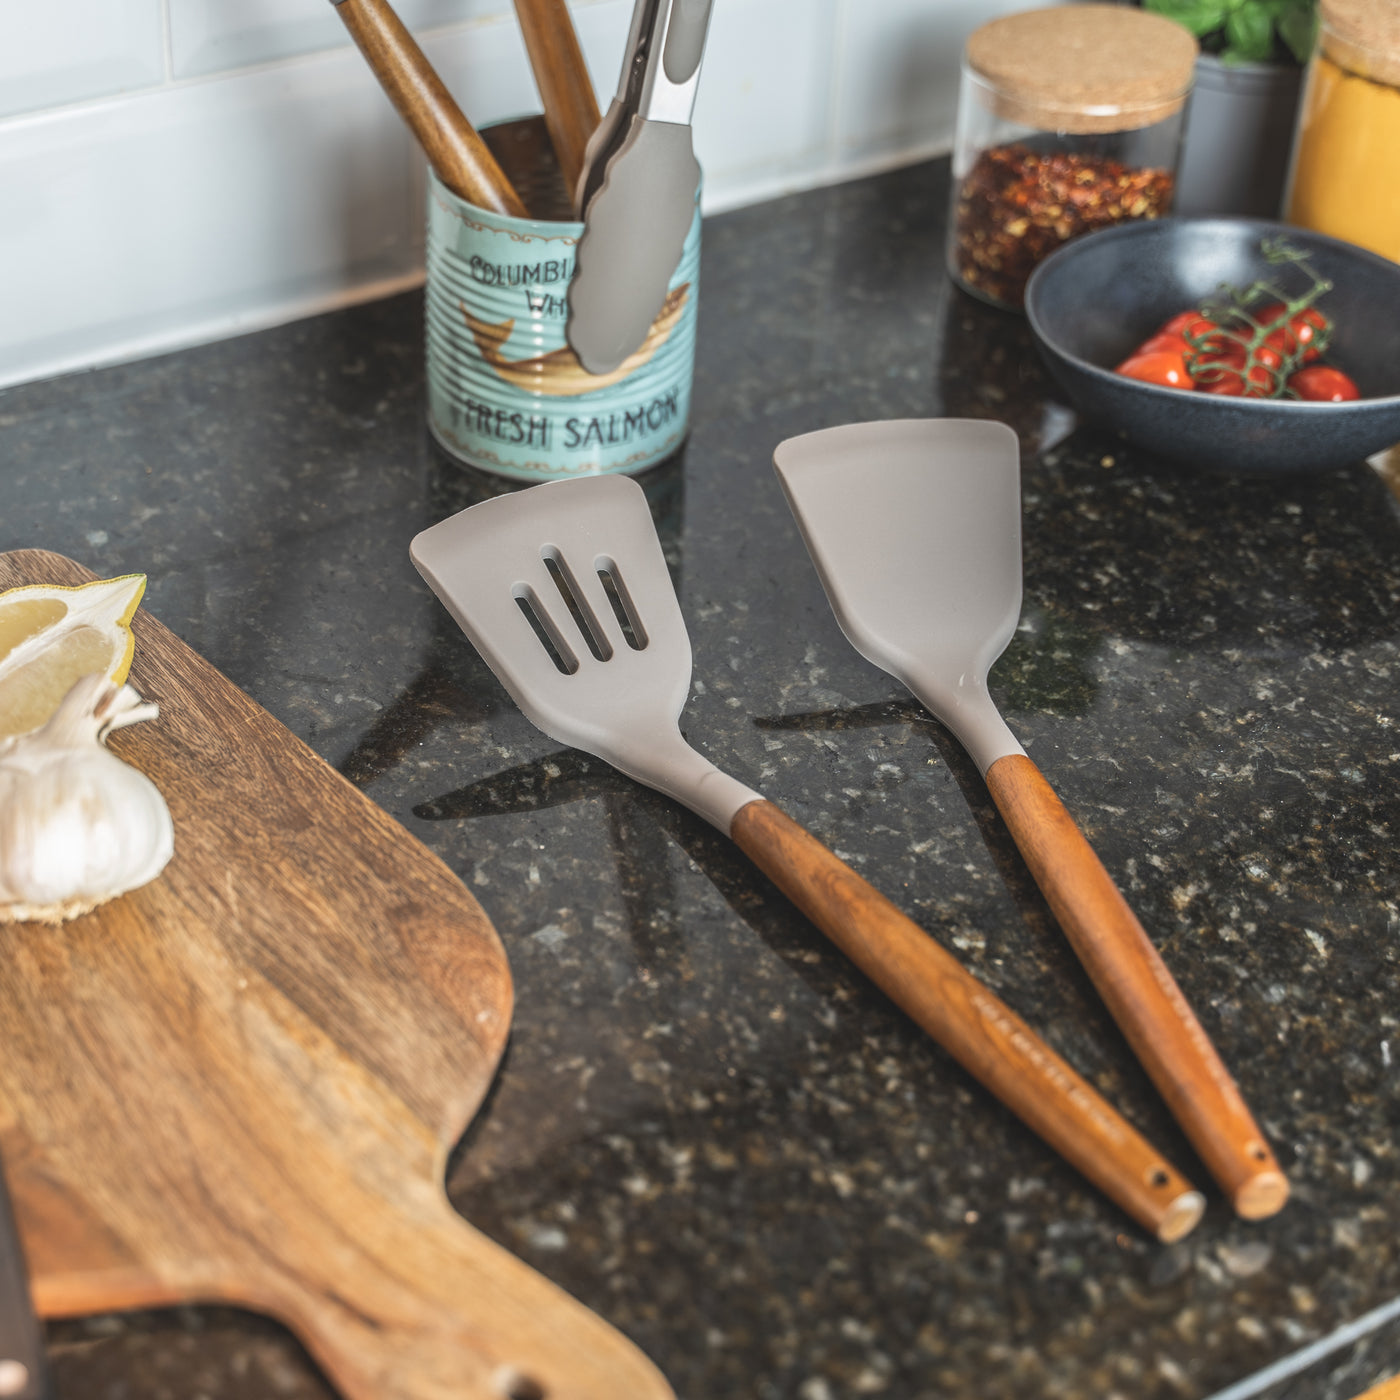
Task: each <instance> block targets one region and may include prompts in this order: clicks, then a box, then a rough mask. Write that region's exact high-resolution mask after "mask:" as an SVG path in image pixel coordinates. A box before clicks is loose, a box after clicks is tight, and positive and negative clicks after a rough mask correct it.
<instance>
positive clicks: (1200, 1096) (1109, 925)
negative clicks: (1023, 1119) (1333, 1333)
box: [987, 754, 1288, 1220]
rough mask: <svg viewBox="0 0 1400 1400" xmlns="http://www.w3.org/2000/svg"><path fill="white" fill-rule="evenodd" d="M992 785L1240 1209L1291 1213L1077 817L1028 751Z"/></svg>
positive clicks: (1103, 989)
mask: <svg viewBox="0 0 1400 1400" xmlns="http://www.w3.org/2000/svg"><path fill="white" fill-rule="evenodd" d="M987 787H988V788H989V789H990V791H991V794H992V798H993V800H994V801H995V802H996V804H997V808H998V810H999V811H1000V812H1001V815H1002V817H1003V818H1004V819H1005V821H1006V825H1007V827H1008V828H1009V829H1010V831H1011V835H1012V836H1013V837H1014V839H1015V841H1016V844H1017V846H1018V847H1019V848H1020V850H1021V854H1022V855H1023V856H1024V857H1025V860H1026V864H1027V865H1028V866H1029V867H1030V870H1031V874H1032V875H1034V876H1035V880H1036V883H1037V884H1038V885H1039V886H1040V889H1041V892H1042V893H1043V894H1044V895H1045V898H1046V901H1047V902H1048V903H1049V905H1050V908H1051V911H1052V912H1053V913H1054V915H1055V918H1056V919H1057V920H1058V921H1059V924H1060V927H1061V928H1062V929H1064V931H1065V934H1066V936H1067V937H1068V938H1069V941H1070V943H1071V945H1072V946H1073V948H1074V951H1075V953H1076V955H1077V956H1078V958H1079V960H1080V962H1082V963H1083V964H1084V967H1085V969H1086V971H1087V972H1088V974H1089V976H1090V978H1092V980H1093V983H1094V986H1095V987H1097V988H1098V991H1099V995H1100V996H1102V997H1103V999H1104V1002H1105V1004H1106V1005H1107V1006H1108V1009H1109V1011H1110V1012H1111V1013H1112V1015H1113V1018H1114V1020H1115V1021H1117V1022H1118V1025H1119V1027H1120V1028H1121V1029H1122V1031H1123V1034H1124V1035H1125V1036H1126V1037H1127V1038H1128V1043H1129V1044H1130V1045H1131V1046H1132V1048H1133V1052H1134V1053H1135V1054H1136V1055H1137V1057H1138V1059H1139V1060H1141V1061H1142V1064H1143V1066H1144V1067H1145V1068H1146V1070H1147V1072H1148V1074H1150V1075H1151V1076H1152V1082H1153V1083H1154V1084H1156V1086H1157V1089H1158V1091H1159V1092H1160V1093H1161V1095H1162V1097H1163V1098H1164V1099H1165V1100H1166V1101H1167V1106H1168V1107H1169V1108H1170V1109H1171V1111H1172V1113H1173V1114H1174V1115H1175V1117H1176V1119H1177V1121H1178V1122H1179V1123H1180V1124H1181V1126H1182V1129H1183V1130H1184V1131H1185V1133H1186V1135H1187V1136H1188V1137H1189V1138H1190V1139H1191V1143H1192V1145H1193V1146H1194V1147H1195V1149H1196V1151H1197V1152H1198V1153H1200V1156H1201V1160H1202V1161H1203V1162H1204V1163H1205V1164H1206V1166H1207V1168H1209V1170H1210V1172H1211V1175H1212V1176H1214V1177H1215V1179H1216V1181H1218V1182H1219V1183H1220V1186H1221V1188H1222V1189H1223V1190H1224V1192H1225V1194H1226V1196H1227V1197H1229V1199H1230V1201H1231V1203H1232V1204H1233V1205H1234V1207H1235V1210H1236V1211H1237V1212H1238V1213H1239V1214H1240V1215H1242V1216H1243V1217H1244V1218H1245V1219H1247V1220H1262V1219H1263V1218H1265V1217H1266V1216H1270V1215H1273V1214H1274V1213H1275V1212H1277V1211H1278V1210H1280V1209H1282V1207H1283V1203H1284V1202H1285V1201H1286V1200H1287V1199H1288V1180H1287V1178H1286V1177H1285V1176H1284V1175H1283V1173H1282V1172H1281V1171H1280V1170H1279V1166H1278V1163H1277V1161H1276V1160H1275V1159H1274V1154H1273V1152H1272V1151H1271V1150H1270V1149H1269V1145H1268V1143H1267V1142H1266V1140H1265V1138H1264V1135H1263V1133H1262V1132H1260V1130H1259V1127H1258V1125H1257V1124H1256V1123H1255V1121H1254V1118H1253V1117H1252V1115H1251V1114H1250V1111H1249V1109H1248V1107H1247V1106H1246V1104H1245V1102H1244V1099H1243V1098H1242V1097H1241V1096H1240V1092H1239V1089H1238V1088H1236V1086H1235V1081H1234V1080H1233V1079H1232V1078H1231V1077H1230V1073H1229V1071H1228V1070H1227V1069H1226V1068H1225V1066H1224V1064H1223V1063H1222V1062H1221V1059H1220V1056H1219V1055H1218V1054H1217V1053H1216V1050H1215V1047H1214V1046H1213V1045H1212V1044H1211V1042H1210V1038H1209V1037H1208V1036H1207V1035H1206V1033H1205V1031H1204V1030H1203V1029H1202V1027H1201V1023H1200V1022H1199V1021H1198V1020H1197V1019H1196V1014H1195V1012H1193V1011H1192V1010H1191V1007H1190V1005H1189V1004H1188V1002H1187V1000H1186V998H1185V997H1184V996H1183V995H1182V993H1181V989H1180V988H1179V987H1178V986H1177V985H1176V981H1175V980H1174V979H1173V977H1172V975H1171V973H1170V971H1169V970H1168V969H1167V965H1166V963H1164V962H1163V961H1162V957H1161V955H1160V954H1159V953H1158V952H1157V949H1156V948H1155V947H1153V945H1152V942H1151V940H1150V939H1149V938H1148V937H1147V934H1146V933H1145V932H1144V931H1143V928H1142V925H1141V924H1140V923H1139V922H1138V921H1137V918H1136V916H1135V915H1134V914H1133V911H1132V910H1131V909H1129V908H1128V905H1127V902H1126V901H1125V900H1124V898H1123V896H1122V895H1121V894H1120V893H1119V891H1118V887H1117V886H1116V885H1115V884H1114V883H1113V880H1112V878H1111V877H1110V875H1109V874H1108V872H1107V871H1106V870H1105V869H1104V867H1103V865H1102V863H1101V862H1100V860H1099V858H1098V856H1096V855H1095V854H1094V851H1093V849H1092V847H1090V845H1089V843H1088V842H1087V841H1086V840H1085V839H1084V836H1083V834H1082V833H1081V832H1080V830H1079V828H1078V827H1077V826H1076V825H1075V823H1074V819H1073V818H1072V817H1071V816H1070V814H1069V813H1068V812H1067V811H1066V810H1065V807H1064V805H1063V803H1061V801H1060V799H1059V798H1058V797H1056V796H1055V793H1054V791H1053V790H1052V789H1051V787H1050V784H1049V783H1048V782H1047V781H1046V780H1045V777H1044V775H1043V774H1042V773H1041V771H1040V769H1038V768H1037V767H1036V766H1035V764H1034V763H1032V762H1031V760H1030V759H1029V758H1027V757H1026V756H1025V755H1024V754H1009V755H1007V756H1006V757H1005V758H999V759H998V760H997V761H996V762H995V763H993V764H992V766H991V767H990V768H989V769H988V770H987Z"/></svg>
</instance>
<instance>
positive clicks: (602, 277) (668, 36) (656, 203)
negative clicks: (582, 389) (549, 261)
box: [567, 0, 711, 374]
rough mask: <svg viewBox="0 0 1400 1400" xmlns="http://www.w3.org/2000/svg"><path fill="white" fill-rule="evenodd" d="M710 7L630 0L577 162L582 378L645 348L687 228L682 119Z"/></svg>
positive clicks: (700, 2) (690, 170)
mask: <svg viewBox="0 0 1400 1400" xmlns="http://www.w3.org/2000/svg"><path fill="white" fill-rule="evenodd" d="M710 5H711V0H637V3H636V8H635V9H634V10H633V13H632V29H631V33H630V34H629V35H628V39H627V50H626V57H625V58H624V60H623V65H622V76H621V78H620V80H619V83H618V91H617V96H616V97H615V98H614V99H613V101H612V103H611V105H610V106H609V107H608V110H607V111H606V112H605V113H604V114H603V119H602V121H601V122H600V123H599V124H598V127H597V129H596V130H595V131H594V132H593V135H592V137H591V138H590V139H589V142H588V147H587V149H586V150H585V152H584V158H583V171H582V173H581V174H580V176H579V181H578V188H577V190H576V191H575V196H574V204H575V212H576V213H577V215H578V217H579V218H580V219H582V220H583V225H584V227H583V233H582V235H581V236H580V238H579V242H578V249H577V252H576V262H577V270H576V271H575V274H574V278H573V281H572V282H571V283H570V285H569V321H568V327H567V335H568V339H569V344H570V345H571V346H572V347H573V349H574V352H575V353H576V354H577V355H578V357H579V360H580V362H581V363H582V364H583V367H584V368H585V369H586V370H588V372H589V373H590V374H608V373H610V372H611V371H612V370H614V369H616V368H617V366H618V365H620V364H621V363H622V361H623V360H624V359H626V357H627V356H628V355H630V354H631V353H632V351H634V350H635V349H636V348H637V346H639V345H640V344H641V343H642V341H643V340H644V339H645V338H646V333H647V330H648V328H649V327H650V326H651V323H652V321H653V319H654V318H655V316H656V314H657V312H658V311H660V309H661V305H662V303H663V302H664V301H665V300H666V291H667V288H668V286H669V284H670V280H671V275H672V273H674V272H675V270H676V264H677V263H678V262H679V261H680V256H681V249H682V247H683V246H684V244H685V238H686V234H687V233H688V232H689V230H690V226H691V223H692V222H693V221H694V218H695V197H696V193H697V191H698V190H699V187H700V165H699V162H698V161H697V160H696V159H695V151H694V149H693V147H692V144H691V134H690V117H691V112H692V111H693V109H694V107H695V92H696V88H697V86H698V84H699V81H700V60H701V58H702V56H703V54H704V50H705V35H706V32H707V30H708V28H709V23H710Z"/></svg>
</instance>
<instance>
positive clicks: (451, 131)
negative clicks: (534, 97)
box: [333, 0, 529, 219]
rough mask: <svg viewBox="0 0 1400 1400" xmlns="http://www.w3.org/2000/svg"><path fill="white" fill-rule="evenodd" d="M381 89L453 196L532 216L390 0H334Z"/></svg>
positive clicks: (480, 205)
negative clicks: (394, 9) (389, 2)
mask: <svg viewBox="0 0 1400 1400" xmlns="http://www.w3.org/2000/svg"><path fill="white" fill-rule="evenodd" d="M333 3H334V4H335V7H336V9H337V11H338V12H339V14H340V17H341V19H342V20H344V21H345V27H346V29H348V30H349V31H350V36H351V38H353V39H354V41H355V43H356V44H357V45H358V46H359V49H360V52H361V53H362V54H364V56H365V59H366V61H367V62H368V63H369V66H370V68H371V69H373V70H374V76H375V77H376V78H378V79H379V85H380V86H381V87H382V88H383V89H384V91H385V92H386V93H387V94H388V96H389V100H390V101H391V102H392V103H393V104H394V106H395V107H397V108H398V110H399V115H400V116H401V117H402V118H403V119H404V121H405V122H407V123H408V126H409V129H410V130H411V131H412V132H413V134H414V136H415V137H417V138H418V143H419V145H421V146H422V147H423V151H424V154H425V155H426V156H427V157H428V163H429V164H430V165H431V166H432V167H433V169H434V170H435V171H436V172H437V175H438V179H440V180H441V181H442V183H443V184H444V185H446V186H447V188H448V189H450V190H451V191H452V193H453V194H455V195H457V196H459V197H460V198H462V199H468V200H470V201H471V202H472V203H473V204H475V205H477V206H479V207H480V208H482V209H490V210H493V211H494V212H495V213H497V214H510V215H513V216H514V217H515V218H517V219H524V218H528V217H529V215H528V213H527V212H526V209H525V206H524V204H522V203H521V201H520V196H519V195H517V194H516V192H515V190H514V188H513V187H512V186H511V183H510V181H509V180H508V179H506V177H505V173H504V172H503V171H502V170H501V167H500V166H499V165H497V164H496V158H495V156H493V155H492V154H491V152H490V151H489V150H487V148H486V143H485V142H484V141H483V140H482V139H481V137H480V136H478V135H477V133H476V131H475V130H474V129H473V127H472V125H471V123H470V122H469V121H468V120H467V119H466V117H464V116H463V115H462V109H461V108H460V107H459V106H458V105H457V103H456V102H455V101H454V100H453V98H452V94H451V93H450V92H448V90H447V88H446V87H444V86H443V82H442V79H441V78H439V77H438V75H437V73H436V72H434V70H433V67H432V65H431V64H430V63H429V62H428V60H427V58H426V56H425V55H424V53H423V50H422V49H420V48H419V47H418V45H417V43H415V42H414V39H413V36H412V35H411V34H410V33H409V32H408V30H407V29H405V28H404V26H403V22H402V21H401V20H400V19H399V17H398V15H396V14H395V13H394V11H393V9H392V8H391V7H390V5H389V4H388V0H333Z"/></svg>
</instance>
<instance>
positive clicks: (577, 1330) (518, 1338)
mask: <svg viewBox="0 0 1400 1400" xmlns="http://www.w3.org/2000/svg"><path fill="white" fill-rule="evenodd" d="M429 1213H430V1215H431V1216H432V1217H433V1218H431V1219H430V1218H427V1217H426V1216H425V1213H424V1211H423V1210H422V1209H421V1207H420V1208H419V1209H416V1210H413V1211H411V1212H410V1211H407V1210H398V1209H395V1208H393V1207H391V1206H386V1207H385V1208H384V1210H383V1211H381V1212H375V1211H373V1210H367V1211H363V1212H362V1213H360V1214H358V1215H357V1216H355V1217H353V1218H350V1219H347V1220H346V1222H345V1224H346V1228H347V1235H348V1238H347V1248H346V1250H345V1251H344V1258H343V1261H342V1262H343V1269H342V1272H341V1276H339V1277H337V1278H334V1279H325V1278H321V1279H315V1280H313V1279H309V1278H307V1277H305V1276H297V1275H295V1274H294V1273H293V1272H292V1270H293V1268H294V1266H295V1261H294V1260H283V1261H281V1263H282V1265H283V1266H285V1267H283V1268H279V1269H278V1270H277V1271H276V1274H275V1275H272V1276H270V1277H269V1279H268V1284H269V1297H268V1298H267V1299H266V1300H265V1302H266V1303H267V1305H268V1306H267V1309H266V1310H267V1311H270V1312H272V1313H274V1314H275V1315H276V1316H278V1317H279V1318H280V1319H281V1320H282V1321H284V1322H285V1323H286V1324H287V1326H289V1327H290V1328H291V1330H292V1331H293V1332H295V1333H296V1334H297V1336H298V1337H299V1338H300V1339H301V1341H302V1342H303V1343H304V1344H305V1346H306V1348H307V1350H308V1351H309V1352H310V1353H311V1354H312V1356H314V1357H315V1358H316V1360H317V1362H318V1363H319V1364H320V1365H321V1366H322V1368H323V1369H324V1370H325V1372H326V1375H327V1376H328V1377H329V1378H330V1380H331V1381H332V1382H333V1383H334V1385H335V1386H336V1387H338V1389H339V1391H340V1393H341V1395H342V1396H344V1400H618V1397H620V1396H626V1397H627V1400H674V1394H673V1392H672V1390H671V1388H670V1386H669V1385H668V1384H667V1383H666V1380H665V1378H664V1377H663V1376H662V1374H661V1372H660V1371H659V1370H657V1368H656V1367H655V1366H654V1365H653V1364H652V1363H651V1362H650V1361H649V1360H648V1359H647V1358H646V1357H645V1356H644V1355H643V1354H642V1352H641V1351H640V1350H638V1349H637V1348H636V1347H635V1346H634V1345H633V1344H632V1343H631V1342H629V1341H628V1340H627V1339H626V1338H625V1337H623V1336H622V1335H621V1334H620V1333H618V1332H616V1331H614V1330H613V1328H612V1327H610V1326H609V1325H608V1324H607V1323H605V1322H603V1321H602V1320H601V1319H600V1318H598V1317H596V1316H595V1315H594V1314H593V1313H591V1312H589V1311H588V1309H586V1308H585V1307H583V1305H582V1304H580V1303H578V1302H577V1301H575V1300H574V1299H573V1298H571V1297H569V1295H568V1294H566V1293H564V1292H563V1290H561V1289H560V1288H558V1287H556V1286H555V1285H554V1284H552V1283H550V1282H549V1280H548V1279H545V1278H544V1277H542V1276H541V1275H540V1274H538V1273H536V1272H535V1271H534V1270H533V1269H531V1268H529V1267H528V1266H527V1265H525V1264H523V1263H522V1262H521V1261H520V1260H518V1259H516V1258H515V1257H514V1256H513V1255H511V1254H509V1253H508V1252H507V1251H506V1250H504V1249H502V1248H501V1247H500V1246H499V1245H497V1244H495V1243H493V1242H492V1241H491V1240H489V1239H487V1238H486V1236H484V1235H483V1234H481V1233H480V1232H479V1231H477V1230H475V1229H473V1228H472V1226H470V1225H469V1224H468V1223H467V1222H466V1221H465V1220H463V1219H462V1218H461V1217H460V1216H459V1215H457V1214H456V1212H454V1211H453V1210H452V1208H451V1206H450V1205H449V1204H448V1202H447V1201H446V1199H445V1198H444V1199H442V1200H441V1201H440V1202H439V1203H438V1204H437V1205H436V1206H434V1207H430V1212H429ZM274 1280H275V1281H274Z"/></svg>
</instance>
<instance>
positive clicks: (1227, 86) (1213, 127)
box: [1173, 54, 1303, 219]
mask: <svg viewBox="0 0 1400 1400" xmlns="http://www.w3.org/2000/svg"><path fill="white" fill-rule="evenodd" d="M1302 85H1303V70H1302V69H1301V68H1298V67H1295V66H1294V65H1293V64H1283V63H1222V62H1221V61H1220V60H1219V59H1218V58H1214V57H1212V56H1211V55H1210V54H1202V55H1201V56H1200V58H1198V59H1197V60H1196V86H1195V89H1194V90H1193V91H1192V94H1191V104H1190V106H1189V107H1188V109H1187V114H1186V138H1185V144H1184V146H1183V148H1182V152H1181V166H1180V169H1179V171H1178V174H1177V186H1176V203H1175V205H1174V207H1173V212H1174V213H1176V214H1182V215H1186V216H1196V215H1204V214H1240V215H1245V216H1247V217H1250V218H1263V219H1276V218H1278V217H1279V214H1280V208H1281V206H1282V203H1283V187H1284V182H1285V181H1286V179H1287V178H1288V156H1289V152H1290V151H1291V149H1292V147H1293V128H1294V124H1295V122H1296V120H1297V115H1298V99H1299V96H1300V94H1301V92H1302Z"/></svg>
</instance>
